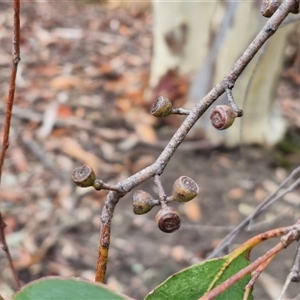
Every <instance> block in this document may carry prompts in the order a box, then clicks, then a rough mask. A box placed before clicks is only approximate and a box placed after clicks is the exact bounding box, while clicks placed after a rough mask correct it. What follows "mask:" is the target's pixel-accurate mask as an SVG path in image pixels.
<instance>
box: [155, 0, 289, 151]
mask: <svg viewBox="0 0 300 300" xmlns="http://www.w3.org/2000/svg"><path fill="white" fill-rule="evenodd" d="M153 11H154V49H153V59H152V66H151V76H150V88H151V89H152V90H153V89H155V88H156V87H157V86H159V85H160V82H161V80H162V78H164V76H165V75H166V74H168V73H169V72H170V71H173V72H177V74H178V75H179V76H184V75H187V74H193V79H192V80H191V81H190V88H189V95H188V103H187V106H188V107H189V108H191V107H193V106H194V105H195V103H196V102H197V101H199V100H200V99H201V98H202V97H203V96H204V95H205V94H206V93H207V92H208V91H209V90H210V89H211V88H212V87H213V85H214V84H216V83H217V82H219V81H220V80H221V79H222V78H223V77H224V76H225V75H226V74H227V73H228V71H229V70H230V68H231V67H232V66H233V64H234V63H235V61H236V60H237V59H238V58H239V56H240V55H241V54H242V52H243V51H244V50H245V49H246V48H247V47H248V45H249V44H250V42H251V41H252V40H253V38H254V37H255V35H256V34H257V33H258V32H259V30H260V29H261V28H262V27H263V25H264V24H265V22H266V20H267V19H265V18H264V17H262V16H261V14H260V3H258V2H256V1H254V2H252V1H250V2H248V1H247V2H246V1H245V2H243V1H239V2H232V1H230V0H226V1H224V0H216V1H211V2H187V1H178V2H164V1H155V2H153ZM294 28H295V24H291V25H288V26H284V27H282V28H281V29H279V30H278V31H277V32H276V33H275V35H274V36H273V37H272V38H271V40H270V41H269V42H268V43H267V44H266V45H265V47H264V49H262V50H260V52H259V53H258V55H256V57H255V58H254V59H253V60H252V62H251V63H250V64H249V66H248V67H247V68H246V70H245V71H244V73H243V74H242V75H241V76H240V78H239V79H238V80H237V82H236V85H235V87H234V89H233V95H234V97H235V100H236V102H237V104H238V105H239V107H240V108H242V109H243V110H244V117H243V118H242V121H241V119H239V118H238V119H236V121H235V123H234V124H233V126H232V127H230V128H229V129H227V130H225V131H217V130H216V129H214V128H213V127H212V126H211V125H210V123H209V120H208V114H209V112H207V113H206V114H205V115H204V116H203V117H202V118H201V119H200V120H199V122H198V123H199V126H200V128H201V129H202V130H203V131H204V133H205V135H206V137H208V138H209V139H210V140H211V141H212V143H216V144H219V143H224V144H225V145H227V146H234V145H237V144H239V143H241V142H242V143H247V144H253V143H255V144H264V145H273V144H274V143H276V142H278V141H279V140H280V139H281V138H282V137H283V135H284V133H285V129H286V125H287V124H286V122H285V120H284V119H283V117H282V116H281V114H280V110H279V109H278V107H277V105H276V103H275V101H274V99H275V95H276V84H277V80H278V76H279V74H280V72H281V70H282V67H283V61H284V55H285V48H286V46H287V38H288V36H289V34H290V33H291V31H292V30H293V29H294ZM252 75H253V76H252ZM248 85H249V87H248ZM245 95H246V96H247V101H246V102H244V101H243V100H244V99H245ZM221 98H222V99H219V100H218V101H217V103H216V104H220V103H222V102H223V103H226V99H224V97H221ZM170 100H174V99H170Z"/></svg>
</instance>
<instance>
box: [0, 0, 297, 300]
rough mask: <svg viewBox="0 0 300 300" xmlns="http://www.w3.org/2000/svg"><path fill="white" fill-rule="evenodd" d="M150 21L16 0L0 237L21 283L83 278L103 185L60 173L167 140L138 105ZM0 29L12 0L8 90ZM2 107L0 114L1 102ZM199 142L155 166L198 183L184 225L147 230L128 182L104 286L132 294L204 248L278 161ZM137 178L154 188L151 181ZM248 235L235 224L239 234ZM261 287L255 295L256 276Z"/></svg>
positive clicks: (132, 10)
mask: <svg viewBox="0 0 300 300" xmlns="http://www.w3.org/2000/svg"><path fill="white" fill-rule="evenodd" d="M152 22H153V19H152V13H151V9H150V7H149V6H148V5H117V4H114V3H112V4H106V5H103V4H95V3H93V4H83V3H80V2H39V3H31V2H22V12H21V32H22V40H21V59H22V60H21V63H20V69H19V74H18V78H17V91H16V97H15V106H14V109H13V121H12V129H11V139H10V148H9V150H8V152H7V158H6V161H5V165H4V169H3V176H2V182H1V189H0V197H1V202H0V210H1V212H2V214H3V216H4V218H5V222H6V224H7V228H6V232H7V240H8V243H9V246H10V249H11V252H12V255H13V259H14V263H15V266H16V268H17V270H18V274H19V277H20V280H21V281H22V283H27V282H29V281H32V280H34V279H36V278H40V277H42V276H47V275H61V276H77V277H83V278H86V279H89V280H93V279H94V269H95V263H96V259H97V247H98V238H99V227H100V213H101V208H102V205H103V203H104V200H105V196H106V192H104V191H100V192H96V191H94V190H92V189H80V188H78V187H76V186H75V185H74V184H73V182H72V181H71V174H72V172H73V170H74V169H75V168H76V167H78V166H79V165H82V164H88V165H90V166H91V167H93V169H94V170H95V172H96V174H97V176H98V177H99V178H100V179H102V180H103V181H105V182H108V183H116V182H118V181H120V180H122V179H124V178H126V177H128V176H129V175H130V174H133V173H135V172H137V171H139V170H140V169H142V168H144V167H146V166H148V165H149V164H151V163H152V162H154V160H155V159H156V157H157V156H158V154H159V152H160V150H161V149H162V147H163V146H164V145H165V143H166V140H164V141H162V139H163V138H165V137H168V136H170V134H172V132H173V131H174V130H175V128H174V127H171V128H170V127H168V126H162V125H165V124H162V123H158V122H157V121H156V120H155V119H154V118H153V117H152V116H150V114H149V113H148V111H149V105H150V104H149V103H145V101H143V99H144V95H145V92H146V88H147V83H148V77H149V70H150V62H151V49H152ZM11 31H12V8H11V5H10V3H5V2H1V3H0V40H1V47H0V78H1V80H0V82H1V84H0V97H1V98H2V99H6V97H7V91H8V82H9V76H10V68H11V65H10V61H11V54H10V51H11ZM298 35H300V33H298ZM291 47H292V48H291V49H292V50H291V49H290V53H294V54H293V55H290V58H289V61H288V63H287V66H286V69H285V71H284V73H283V78H282V80H281V82H280V85H279V89H278V95H279V96H278V97H279V98H280V103H281V104H282V107H283V109H284V113H285V115H286V116H287V117H288V118H289V119H290V120H291V121H292V124H293V126H294V127H295V130H296V132H297V133H298V131H297V130H299V128H300V123H299V117H298V115H299V114H298V113H297V112H299V111H300V106H299V105H300V104H299V103H298V102H299V101H298V102H297V101H296V100H299V96H300V89H299V85H300V80H299V78H300V47H299V44H297V39H296V38H294V40H292V41H291ZM293 51H294V52H293ZM176 84H178V85H181V86H182V85H183V84H182V83H176ZM184 88H186V87H185V86H184ZM175 94H176V93H175ZM175 94H174V95H175ZM0 112H1V115H2V118H1V120H2V121H1V125H2V126H3V122H4V117H3V116H4V113H5V101H2V102H1V103H0ZM181 119H182V118H181ZM181 119H180V120H181ZM171 123H172V122H171ZM175 123H178V120H177V121H174V124H175ZM197 145H198V144H197V142H193V141H192V143H191V146H190V147H186V148H183V149H184V150H179V151H178V153H176V155H175V156H174V158H173V159H172V160H171V162H170V165H169V166H168V167H167V169H166V172H165V173H164V175H163V179H164V183H165V185H166V190H167V191H170V190H171V186H172V184H173V182H174V180H175V179H176V178H177V177H179V176H180V175H188V176H190V177H192V178H194V179H195V180H196V181H197V182H198V183H199V186H200V194H199V197H198V198H197V199H196V200H195V201H192V202H190V203H188V204H185V205H182V206H180V207H178V209H179V211H180V213H181V214H182V224H183V225H182V228H181V229H180V230H179V231H178V232H176V233H174V234H171V235H166V234H164V233H161V232H159V231H158V229H157V228H156V224H155V222H154V221H153V218H154V215H155V212H151V213H149V214H147V215H146V216H135V215H134V214H133V213H132V208H131V203H130V198H131V197H132V193H130V194H129V195H127V196H126V197H125V198H124V199H122V200H121V203H120V204H119V205H118V207H117V209H116V216H115V218H114V221H113V236H112V244H111V249H110V261H109V266H108V274H107V283H108V284H109V285H110V286H112V287H113V288H115V289H117V290H119V291H121V292H124V293H127V294H128V295H130V296H132V297H135V298H137V299H142V297H143V296H145V295H146V293H148V292H149V291H150V290H151V289H152V288H154V287H155V286H156V285H157V284H159V283H160V282H161V281H163V280H164V279H166V278H167V277H168V276H169V275H171V274H172V273H174V272H176V271H178V270H180V269H182V268H183V267H186V266H189V265H190V264H192V263H195V262H196V261H199V260H202V259H204V258H205V256H206V254H207V253H208V252H210V251H211V250H212V249H213V248H214V247H215V246H216V244H217V243H218V242H219V241H220V239H221V238H222V237H224V235H225V234H226V233H228V231H229V230H230V229H231V228H232V226H233V225H235V224H237V223H238V222H239V221H240V220H242V219H243V218H244V216H245V215H248V214H249V213H251V212H252V211H253V210H254V209H255V207H256V206H257V205H258V204H259V203H260V202H261V201H262V200H263V199H264V198H265V197H266V196H267V195H268V194H269V193H270V192H271V191H273V190H274V189H275V188H276V187H277V186H278V185H279V184H280V182H282V180H283V179H284V178H285V177H286V176H287V174H288V172H289V171H288V170H286V169H284V168H282V167H281V166H279V165H278V164H277V163H276V162H274V160H273V158H272V155H270V152H267V153H266V151H265V150H262V149H258V148H245V149H242V151H240V150H232V151H227V150H224V149H223V150H224V151H218V150H212V149H207V150H205V151H199V150H197ZM183 147H184V145H183ZM287 160H288V162H289V165H290V168H292V167H293V166H296V165H297V164H299V161H300V160H299V156H298V154H296V155H295V154H293V155H291V157H288V159H287ZM233 169H234V171H235V172H232V170H233ZM142 188H144V189H146V190H147V191H149V192H151V193H155V190H154V188H153V184H152V182H148V183H145V184H143V185H142ZM296 205H299V200H298V195H297V193H296V192H294V193H292V194H291V195H290V196H289V197H287V198H286V199H285V201H283V202H281V203H280V204H278V205H277V206H276V207H274V208H273V209H272V210H270V211H269V212H268V215H267V216H264V217H262V218H261V221H264V220H271V221H269V222H267V225H266V226H271V227H272V226H273V227H274V226H278V224H281V223H280V222H282V224H286V225H288V224H291V223H292V222H293V220H294V219H296V218H297V217H299V216H298V215H299V214H298V213H297V211H295V210H293V209H292V210H291V208H294V207H295V206H296ZM285 210H286V211H287V212H286V214H285V215H283V216H282V218H280V219H275V221H274V218H275V217H276V216H277V215H278V214H279V213H281V212H282V211H285ZM272 220H273V221H272ZM272 222H273V223H272ZM261 228H264V229H265V228H267V227H263V226H262V227H260V229H259V230H261ZM259 230H258V231H259ZM252 235H253V232H252V233H245V234H244V235H243V236H242V237H241V239H240V240H239V241H243V240H245V238H247V237H250V236H252ZM291 259H292V256H291V257H288V258H287V260H286V261H287V263H285V264H284V265H281V271H280V272H273V270H271V271H270V270H269V271H267V272H269V273H270V274H272V275H273V276H274V277H273V280H274V281H273V282H275V280H276V278H279V279H280V280H282V278H284V274H287V272H288V270H289V267H290V264H289V263H290V261H291ZM0 269H1V270H2V272H0V294H1V295H2V296H3V297H4V298H5V299H9V297H10V296H11V295H12V294H13V292H14V290H15V285H14V282H13V279H12V275H11V272H10V270H9V267H8V265H7V261H6V258H5V255H4V253H3V252H0ZM275 275H276V276H275ZM277 275H278V277H277ZM280 276H281V277H280ZM296 292H297V290H295V291H293V292H292V294H295V293H296ZM259 295H261V296H262V297H267V295H268V291H266V288H264V289H262V291H261V292H260V294H259ZM265 299H267V298H265Z"/></svg>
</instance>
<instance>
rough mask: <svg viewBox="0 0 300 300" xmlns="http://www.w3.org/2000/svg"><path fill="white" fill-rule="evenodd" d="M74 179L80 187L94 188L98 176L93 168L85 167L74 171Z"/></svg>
mask: <svg viewBox="0 0 300 300" xmlns="http://www.w3.org/2000/svg"><path fill="white" fill-rule="evenodd" d="M72 179H73V181H74V182H75V183H76V184H77V185H78V186H80V187H89V186H93V184H94V182H95V180H96V175H95V172H94V171H93V169H92V168H91V167H89V166H86V165H83V166H81V167H79V168H76V169H75V170H74V172H73V174H72Z"/></svg>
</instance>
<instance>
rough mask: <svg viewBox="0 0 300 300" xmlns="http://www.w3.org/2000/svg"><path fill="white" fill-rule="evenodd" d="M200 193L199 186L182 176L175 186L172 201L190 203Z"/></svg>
mask: <svg viewBox="0 0 300 300" xmlns="http://www.w3.org/2000/svg"><path fill="white" fill-rule="evenodd" d="M198 193H199V186H198V184H197V183H196V182H195V181H194V180H193V179H192V178H190V177H188V176H180V177H179V178H178V179H176V181H175V182H174V184H173V190H172V198H171V199H172V200H173V201H178V202H188V201H190V200H192V199H194V198H195V197H196V196H197V194H198Z"/></svg>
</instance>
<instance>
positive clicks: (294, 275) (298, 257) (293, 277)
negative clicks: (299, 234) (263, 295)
mask: <svg viewBox="0 0 300 300" xmlns="http://www.w3.org/2000/svg"><path fill="white" fill-rule="evenodd" d="M299 273H300V243H299V244H298V248H297V251H296V254H295V258H294V261H293V266H292V268H291V271H290V273H289V275H288V276H287V278H286V280H285V283H284V286H283V288H282V291H281V294H280V296H279V298H278V300H281V299H282V298H283V296H284V294H285V292H286V290H287V288H288V286H289V285H290V283H291V282H299Z"/></svg>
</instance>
